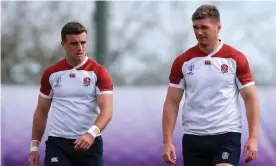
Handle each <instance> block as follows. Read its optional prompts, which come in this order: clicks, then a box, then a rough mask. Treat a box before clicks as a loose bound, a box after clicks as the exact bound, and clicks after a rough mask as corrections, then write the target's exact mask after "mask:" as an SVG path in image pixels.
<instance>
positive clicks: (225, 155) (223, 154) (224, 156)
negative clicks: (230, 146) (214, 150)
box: [221, 152, 229, 160]
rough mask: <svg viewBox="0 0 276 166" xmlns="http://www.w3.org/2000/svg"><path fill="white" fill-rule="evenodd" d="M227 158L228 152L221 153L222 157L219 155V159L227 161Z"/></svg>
mask: <svg viewBox="0 0 276 166" xmlns="http://www.w3.org/2000/svg"><path fill="white" fill-rule="evenodd" d="M228 157H229V153H228V152H223V153H222V155H221V158H222V159H224V160H226V159H228Z"/></svg>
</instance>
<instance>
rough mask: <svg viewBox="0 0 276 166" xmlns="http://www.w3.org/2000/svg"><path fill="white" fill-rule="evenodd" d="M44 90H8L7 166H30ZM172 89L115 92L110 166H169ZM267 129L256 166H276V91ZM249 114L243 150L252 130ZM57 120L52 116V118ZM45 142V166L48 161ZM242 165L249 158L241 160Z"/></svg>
mask: <svg viewBox="0 0 276 166" xmlns="http://www.w3.org/2000/svg"><path fill="white" fill-rule="evenodd" d="M38 89H39V88H38V87H29V86H2V99H1V102H2V105H1V107H2V108H1V110H2V119H1V126H2V133H1V134H2V139H1V141H2V142H1V143H2V147H1V150H2V156H1V159H2V166H27V165H28V154H29V147H30V137H31V127H32V118H33V113H34V110H35V107H36V103H37V95H38ZM165 95H166V86H159V87H158V86H152V87H115V97H114V100H115V108H114V114H113V119H112V121H111V123H110V124H109V125H108V127H107V128H106V129H105V130H104V132H103V134H102V135H103V139H104V165H105V166H165V165H167V164H165V163H164V162H163V160H162V127H161V120H162V118H161V117H162V107H163V101H164V99H165ZM258 95H259V98H260V107H261V125H260V139H259V156H258V158H257V159H256V160H254V161H252V163H250V164H249V165H251V166H273V165H276V158H275V154H276V135H275V132H274V131H275V127H276V122H275V120H274V118H275V117H276V109H275V107H276V103H275V99H273V98H274V96H275V95H276V88H259V89H258ZM242 111H243V124H244V125H243V135H242V145H244V142H245V141H246V139H247V136H248V129H247V121H246V119H245V111H244V109H242ZM50 116H51V114H50ZM182 134H183V130H182V127H181V113H179V117H178V121H177V125H176V128H175V132H174V139H173V141H174V145H175V147H176V150H177V156H178V159H177V164H176V165H177V166H180V165H182V155H181V138H182ZM46 138H47V134H45V135H44V137H43V143H42V146H41V148H40V150H41V153H40V154H41V165H42V166H43V159H44V147H45V146H44V145H45V144H44V141H45V139H46ZM240 165H241V166H244V165H245V164H244V157H243V156H241V163H240Z"/></svg>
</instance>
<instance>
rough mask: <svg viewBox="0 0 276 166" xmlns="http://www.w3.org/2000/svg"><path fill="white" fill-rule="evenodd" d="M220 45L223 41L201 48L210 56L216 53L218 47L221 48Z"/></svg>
mask: <svg viewBox="0 0 276 166" xmlns="http://www.w3.org/2000/svg"><path fill="white" fill-rule="evenodd" d="M220 43H221V41H220V40H217V41H216V42H214V43H210V44H209V45H208V46H206V47H205V46H201V45H199V48H200V49H201V50H202V51H203V52H205V53H206V54H210V53H212V52H213V51H215V50H216V49H217V48H218V47H219V45H220Z"/></svg>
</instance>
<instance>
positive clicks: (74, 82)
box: [40, 57, 113, 139]
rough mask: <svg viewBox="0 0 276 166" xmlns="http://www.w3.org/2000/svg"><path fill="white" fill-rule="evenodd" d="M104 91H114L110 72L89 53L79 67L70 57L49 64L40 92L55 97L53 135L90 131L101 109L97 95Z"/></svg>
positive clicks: (53, 104) (70, 136) (52, 108)
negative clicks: (67, 59) (71, 61)
mask: <svg viewBox="0 0 276 166" xmlns="http://www.w3.org/2000/svg"><path fill="white" fill-rule="evenodd" d="M104 93H113V84H112V80H111V77H110V75H109V72H108V71H107V69H106V68H105V67H103V66H101V65H100V64H98V63H96V62H95V61H93V60H91V59H89V58H88V57H86V58H85V60H84V62H83V63H82V64H80V65H78V66H75V67H72V66H70V65H69V64H68V63H67V61H66V59H63V60H61V61H59V62H58V63H56V64H54V65H53V66H50V67H48V68H47V69H46V70H45V72H44V73H43V76H42V79H41V88H40V95H41V96H42V97H45V98H49V99H52V104H51V110H50V111H51V113H52V116H51V117H52V118H51V119H49V120H50V122H49V128H48V129H49V136H55V137H62V138H68V139H76V138H78V137H79V136H81V135H83V134H84V133H85V132H87V131H88V130H89V128H90V127H91V126H92V125H93V124H94V122H95V120H96V118H97V116H98V114H99V111H100V110H99V107H98V105H97V103H96V95H98V94H104Z"/></svg>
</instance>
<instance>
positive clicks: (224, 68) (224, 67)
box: [220, 64, 228, 74]
mask: <svg viewBox="0 0 276 166" xmlns="http://www.w3.org/2000/svg"><path fill="white" fill-rule="evenodd" d="M220 67H221V72H222V73H223V74H224V73H228V65H226V64H222V65H221V66H220Z"/></svg>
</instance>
